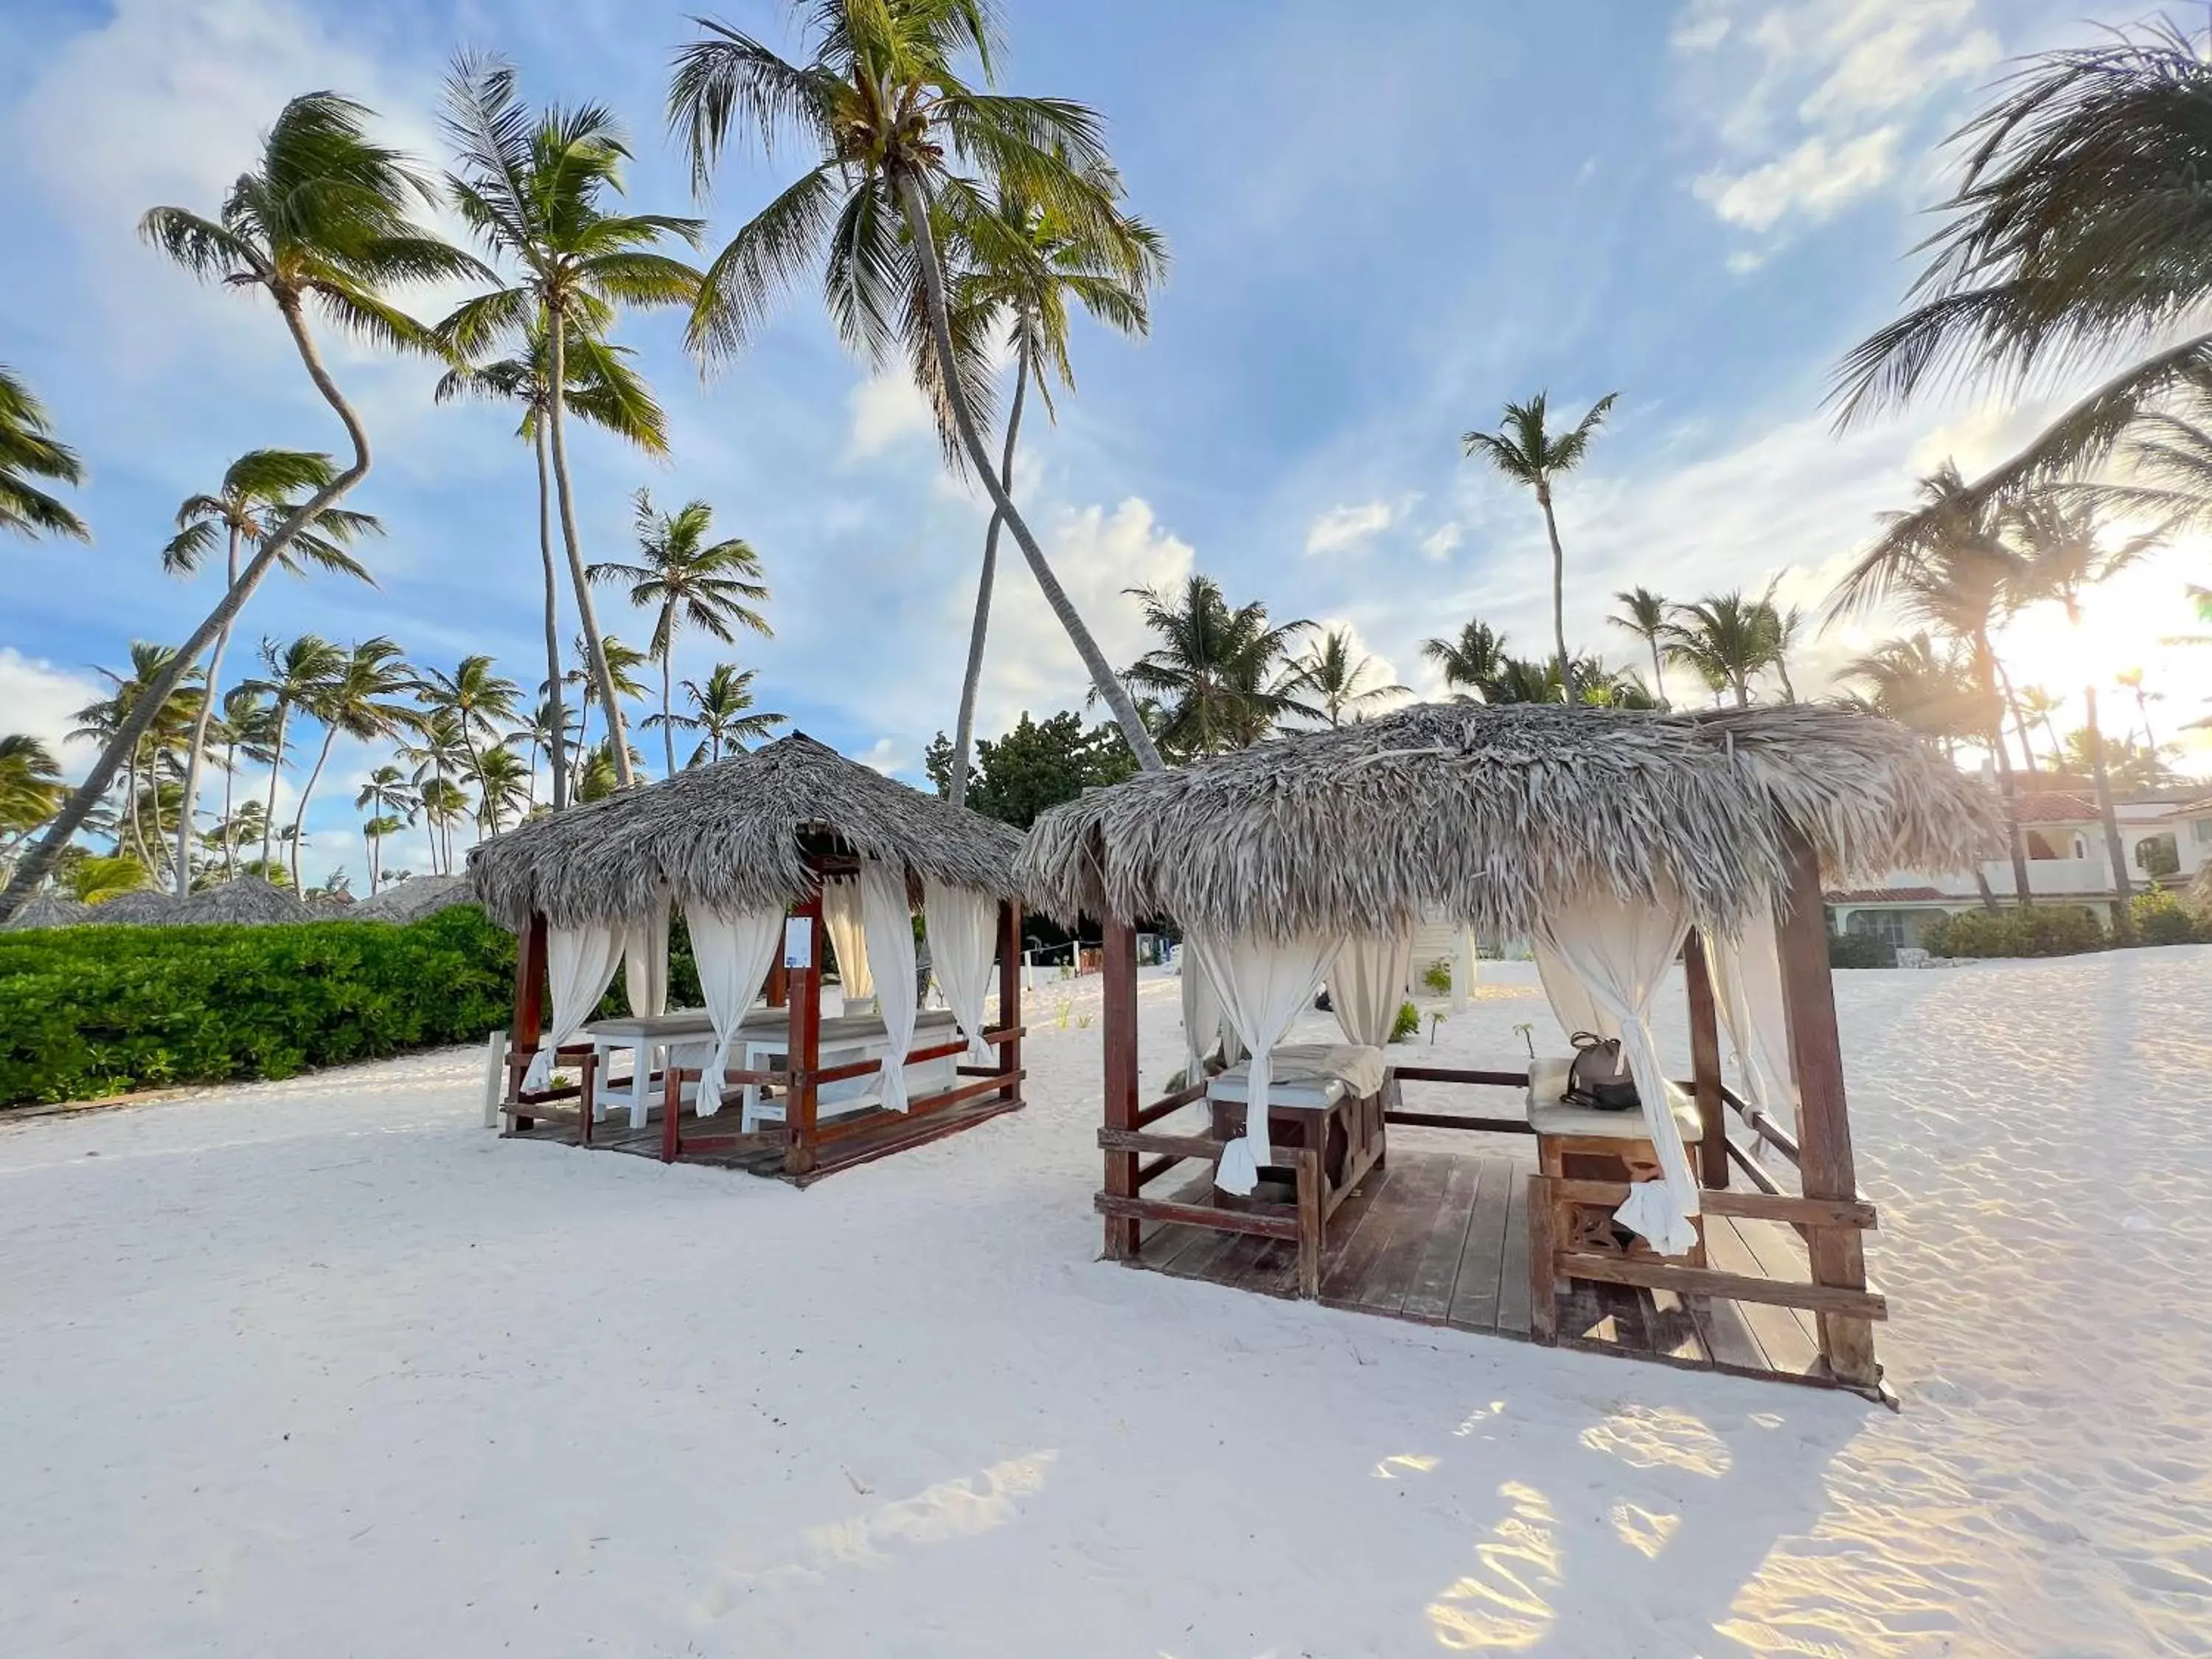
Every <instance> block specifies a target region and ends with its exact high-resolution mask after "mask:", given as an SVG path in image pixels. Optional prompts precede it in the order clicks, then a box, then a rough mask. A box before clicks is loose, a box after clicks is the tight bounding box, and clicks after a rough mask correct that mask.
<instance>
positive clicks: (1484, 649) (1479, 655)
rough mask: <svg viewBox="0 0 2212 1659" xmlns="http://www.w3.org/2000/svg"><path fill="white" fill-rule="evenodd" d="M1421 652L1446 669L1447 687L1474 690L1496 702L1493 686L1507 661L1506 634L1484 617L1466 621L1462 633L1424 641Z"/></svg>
mask: <svg viewBox="0 0 2212 1659" xmlns="http://www.w3.org/2000/svg"><path fill="white" fill-rule="evenodd" d="M1421 654H1422V655H1423V656H1425V657H1426V658H1427V659H1429V660H1430V661H1431V662H1432V663H1434V664H1436V665H1437V667H1438V668H1439V669H1440V670H1442V671H1443V677H1444V689H1445V690H1448V691H1454V692H1457V693H1458V694H1460V695H1461V696H1465V695H1466V694H1467V693H1468V692H1470V691H1473V692H1476V693H1478V694H1480V696H1481V697H1482V700H1483V701H1484V702H1498V698H1496V697H1493V696H1491V695H1490V688H1491V687H1492V684H1495V683H1496V681H1497V678H1498V671H1499V670H1500V669H1502V668H1503V667H1504V665H1505V663H1506V661H1507V658H1506V654H1505V635H1503V634H1501V633H1499V632H1498V631H1497V630H1496V629H1493V628H1492V627H1491V626H1490V624H1489V623H1486V622H1482V621H1480V620H1479V619H1478V620H1474V621H1470V622H1467V623H1462V624H1461V626H1460V630H1459V636H1458V637H1457V638H1456V639H1449V640H1423V641H1421Z"/></svg>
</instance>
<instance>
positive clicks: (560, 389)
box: [545, 305, 637, 789]
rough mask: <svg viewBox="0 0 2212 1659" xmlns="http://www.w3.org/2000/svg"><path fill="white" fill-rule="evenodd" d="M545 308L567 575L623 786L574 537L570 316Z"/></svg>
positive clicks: (608, 678) (602, 658) (616, 713)
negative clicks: (568, 426)
mask: <svg viewBox="0 0 2212 1659" xmlns="http://www.w3.org/2000/svg"><path fill="white" fill-rule="evenodd" d="M545 311H546V325H547V327H546V332H547V333H548V335H549V336H550V338H551V340H552V356H553V362H552V372H551V374H550V375H549V376H548V379H550V380H551V382H552V388H551V392H552V395H551V396H550V398H547V400H546V411H547V413H548V414H549V415H550V417H551V418H550V421H549V422H547V424H549V425H550V427H551V428H552V430H553V484H554V489H555V490H556V493H557V495H559V497H560V501H561V539H562V542H563V543H564V544H566V545H567V547H568V580H569V584H570V586H573V587H574V589H575V590H576V614H577V616H578V617H580V619H581V620H582V622H583V624H584V659H585V660H586V663H588V664H589V665H590V667H591V671H592V681H593V683H594V684H597V685H598V687H599V698H600V700H601V701H602V702H605V704H606V706H607V729H608V731H609V732H612V733H613V735H614V744H613V752H614V763H615V782H616V784H617V786H618V787H621V788H623V789H627V788H629V787H630V786H631V785H632V784H634V783H635V782H636V781H637V780H636V779H635V777H633V776H632V775H631V774H630V769H629V744H628V743H626V742H624V741H623V725H622V708H621V706H620V704H619V703H618V702H617V701H616V698H615V677H614V674H613V672H612V671H611V670H610V669H609V668H608V667H607V653H606V647H605V645H604V644H603V643H602V642H601V641H600V638H599V613H598V612H597V611H595V610H593V609H592V582H591V578H590V577H588V576H587V575H586V574H584V556H583V553H582V552H581V551H580V549H579V547H578V544H577V541H576V504H575V501H574V495H573V494H572V492H571V491H570V489H569V487H568V439H567V436H566V434H565V431H564V423H563V422H562V415H561V406H562V404H565V403H566V402H567V401H568V398H566V397H565V396H564V395H563V394H564V392H565V391H566V389H567V387H568V318H567V315H566V313H563V311H562V308H561V307H560V306H558V305H549V306H548V307H546V308H545Z"/></svg>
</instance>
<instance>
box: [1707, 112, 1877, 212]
mask: <svg viewBox="0 0 2212 1659" xmlns="http://www.w3.org/2000/svg"><path fill="white" fill-rule="evenodd" d="M1898 137H1899V132H1898V129H1897V128H1895V127H1893V126H1891V127H1880V128H1877V129H1875V131H1872V132H1869V133H1864V134H1862V135H1861V136H1860V137H1857V138H1854V139H1851V140H1850V142H1848V143H1844V144H1840V145H1835V146H1831V145H1830V143H1828V141H1827V140H1826V139H1825V138H1822V137H1818V136H1817V135H1816V136H1814V137H1810V138H1808V139H1807V140H1806V141H1805V142H1804V143H1802V144H1800V145H1798V146H1797V148H1796V149H1793V150H1791V151H1790V153H1789V154H1788V155H1784V156H1781V157H1779V158H1778V159H1777V160H1775V161H1770V162H1768V163H1767V164H1766V165H1765V166H1764V167H1753V168H1752V169H1751V170H1750V171H1749V172H1748V173H1737V174H1733V175H1732V174H1729V173H1725V172H1721V171H1715V172H1712V173H1705V174H1704V175H1703V176H1702V177H1700V178H1699V179H1698V181H1697V182H1696V184H1694V185H1692V187H1691V189H1692V194H1694V195H1695V196H1696V197H1697V198H1698V199H1699V201H1701V202H1703V203H1705V204H1706V205H1707V206H1709V207H1711V209H1712V210H1713V211H1714V212H1715V213H1717V214H1718V215H1719V216H1721V218H1722V219H1723V220H1725V221H1726V222H1729V224H1733V225H1741V226H1743V227H1744V228H1747V229H1749V230H1762V231H1763V230H1771V229H1772V228H1774V226H1775V224H1776V222H1778V221H1779V220H1780V219H1781V218H1782V217H1783V216H1784V215H1786V214H1791V213H1796V214H1802V215H1803V216H1805V217H1807V218H1808V219H1814V220H1820V219H1825V218H1826V217H1828V216H1829V215H1831V214H1832V213H1833V212H1835V211H1836V210H1837V209H1838V208H1840V207H1842V206H1843V205H1844V204H1845V203H1847V202H1849V201H1850V200H1852V199H1853V198H1854V197H1858V196H1863V195H1864V194H1865V193H1866V192H1867V191H1870V190H1872V189H1874V188H1875V186H1876V185H1880V184H1881V182H1882V181H1883V180H1884V179H1887V178H1888V177H1889V175H1890V171H1891V169H1892V168H1893V167H1894V166H1895V165H1896V160H1897V141H1898Z"/></svg>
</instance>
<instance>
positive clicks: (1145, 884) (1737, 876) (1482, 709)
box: [1018, 703, 2002, 938]
mask: <svg viewBox="0 0 2212 1659" xmlns="http://www.w3.org/2000/svg"><path fill="white" fill-rule="evenodd" d="M1793 828H1794V829H1796V830H1797V831H1800V832H1802V834H1803V835H1805V836H1807V837H1808V838H1809V839H1810V840H1811V842H1812V843H1813V845H1814V847H1815V848H1817V849H1818V850H1819V852H1820V857H1821V860H1822V862H1823V864H1824V866H1826V867H1827V868H1828V869H1829V870H1830V871H1831V872H1832V873H1834V874H1837V875H1839V876H1851V875H1859V874H1864V875H1868V876H1874V875H1878V874H1879V873H1880V872H1882V871H1884V870H1887V869H1891V868H1894V867H1899V866H1911V867H1913V868H1917V869H1932V870H1951V869H1959V868H1965V867H1971V866H1972V864H1973V863H1974V861H1975V860H1977V859H1978V858H1979V857H1981V856H1983V855H1984V854H1986V853H1989V852H1990V851H1992V850H1993V849H1994V848H1996V847H1997V846H1999V845H2001V842H2002V824H2001V819H2000V816H1999V811H1998V806H1997V802H1996V796H1995V794H1994V793H1993V792H1991V791H1990V789H1989V788H1988V787H1986V786H1984V785H1983V784H1981V783H1979V782H1978V781H1974V780H1973V779H1971V778H1969V777H1967V776H1966V775H1963V774H1961V773H1960V772H1959V771H1958V770H1957V769H1955V768H1954V767H1953V766H1952V765H1950V764H1949V763H1948V762H1947V761H1945V760H1944V758H1943V757H1942V755H1941V754H1940V753H1938V752H1937V751H1936V750H1935V748H1934V747H1933V746H1932V745H1930V744H1929V743H1927V741H1926V740H1925V739H1923V738H1919V737H1917V736H1916V735H1915V734H1913V733H1912V732H1908V731H1906V730H1905V728H1904V727H1902V726H1897V725H1895V724H1893V723H1892V722H1890V721H1888V720H1880V719H1877V718H1875V717H1873V716H1869V715H1865V714H1857V713H1855V712H1852V711H1850V710H1847V709H1843V708H1834V707H1832V706H1827V705H1822V704H1816V703H1789V704H1782V705H1777V706H1771V707H1762V708H1745V709H1731V710H1727V711H1723V712H1717V713H1700V714H1637V713H1628V712H1621V711H1614V710H1608V709H1568V708H1554V707H1549V706H1543V705H1518V706H1510V707H1504V708H1489V707H1486V706H1483V705H1481V704H1477V703H1431V704H1424V705H1420V706H1418V707H1415V708H1407V709H1403V710H1401V711H1399V712H1397V713H1395V714H1389V715H1385V716H1384V717H1383V718H1382V719H1379V720H1369V721H1365V722H1363V723H1361V724H1358V725H1356V726H1343V727H1340V728H1336V729H1332V730H1328V731H1322V732H1306V733H1300V734H1298V735H1297V736H1293V737H1287V738H1279V739H1277V740H1275V741H1273V742H1269V743H1263V744H1257V745H1255V746H1254V747H1252V748H1250V749H1246V750H1240V751H1238V752H1237V753H1234V754H1230V755H1224V756H1220V757H1215V758H1212V759H1208V760H1205V761H1200V762H1199V763H1195V764H1194V765H1191V766H1188V767H1186V768H1183V769H1181V770H1179V771H1174V772H1166V773H1155V774H1147V775H1142V776H1139V777H1136V778H1133V779H1130V780H1128V781H1126V782H1123V783H1120V784H1116V785H1115V786H1113V787H1111V788H1108V789H1102V790H1099V791H1097V792H1096V793H1092V794H1090V795H1086V796H1085V797H1084V798H1083V799H1080V800H1078V801H1073V802H1070V803H1068V804H1067V805H1063V806H1059V807H1055V808H1054V809H1053V810H1052V811H1049V812H1048V813H1046V814H1045V815H1044V816H1043V817H1042V818H1040V819H1039V820H1038V822H1037V823H1036V827H1035V828H1034V829H1032V830H1031V831H1030V836H1029V839H1028V842H1027V843H1026V844H1025V846H1024V850H1023V854H1022V856H1021V859H1020V860H1019V861H1018V872H1019V874H1020V876H1021V878H1022V879H1023V881H1024V886H1025V888H1026V889H1027V890H1028V891H1029V893H1030V898H1031V902H1032V903H1034V904H1036V905H1037V906H1038V907H1039V908H1044V909H1047V910H1048V911H1051V912H1053V913H1054V914H1056V915H1059V916H1060V918H1061V919H1062V920H1064V921H1065V920H1068V919H1072V918H1073V916H1074V915H1077V914H1078V913H1082V914H1087V915H1096V916H1102V917H1103V916H1110V917H1112V918H1113V919H1115V920H1117V921H1136V920H1141V919H1144V918H1146V917H1152V916H1172V917H1174V918H1176V919H1177V920H1178V921H1182V923H1184V924H1185V925H1186V926H1191V927H1204V928H1207V929H1210V930H1212V931H1215V932H1218V933H1252V932H1258V933H1268V934H1272V935H1274V936H1278V937H1282V936H1287V935H1288V934H1290V933H1294V932H1297V931H1298V930H1301V929H1305V928H1322V929H1334V930H1352V931H1357V930H1360V929H1370V928H1375V927H1380V926H1403V925H1407V924H1410V923H1411V922H1413V921H1414V920H1415V919H1416V918H1418V916H1419V915H1420V913H1421V911H1422V909H1423V908H1424V907H1425V906H1427V905H1431V904H1434V905H1441V906H1443V908H1445V909H1447V910H1449V912H1450V913H1451V914H1452V915H1454V916H1455V918H1458V919H1460V920H1462V921H1466V922H1467V923H1468V924H1470V925H1472V926H1473V927H1475V928H1477V929H1478V930H1479V931H1480V932H1482V933H1486V934H1488V935H1490V936H1492V937H1494V938H1514V937H1521V936H1525V935H1527V934H1528V933H1529V932H1530V931H1531V930H1532V928H1533V927H1534V924H1535V922H1536V920H1537V918H1538V916H1539V915H1541V913H1542V912H1543V911H1544V910H1545V909H1546V908H1548V907H1551V906H1553V905H1556V904H1558V903H1559V902H1563V901H1565V900H1566V899H1568V898H1569V897H1571V896H1572V895H1573V894H1575V893H1576V892H1577V891H1578V890H1586V889H1587V888H1588V887H1589V884H1593V883H1601V884H1604V885H1605V886H1606V887H1607V888H1609V889H1610V890H1612V891H1613V892H1614V893H1615V894H1616V895H1618V896H1620V897H1621V898H1623V899H1626V900H1636V899H1643V898H1648V897H1650V896H1651V894H1652V892H1653V890H1654V886H1655V884H1660V883H1665V884H1672V885H1673V886H1674V887H1675V888H1677V889H1678V890H1680V893H1681V894H1682V895H1683V896H1684V899H1685V901H1686V903H1687V905H1688V908H1689V911H1690V914H1691V915H1692V917H1693V919H1694V920H1695V921H1697V922H1698V923H1699V925H1701V926H1717V927H1721V928H1723V929H1724V930H1726V929H1732V928H1733V927H1735V926H1736V925H1737V924H1738V923H1739V922H1740V921H1741V919H1742V918H1743V917H1744V915H1747V912H1748V911H1749V910H1750V908H1752V907H1753V905H1754V904H1755V902H1757V898H1758V896H1759V894H1761V893H1763V892H1769V891H1773V890H1778V889H1779V888H1780V887H1781V885H1782V884H1783V875H1784V838H1785V836H1786V834H1787V832H1788V831H1789V830H1790V829H1793Z"/></svg>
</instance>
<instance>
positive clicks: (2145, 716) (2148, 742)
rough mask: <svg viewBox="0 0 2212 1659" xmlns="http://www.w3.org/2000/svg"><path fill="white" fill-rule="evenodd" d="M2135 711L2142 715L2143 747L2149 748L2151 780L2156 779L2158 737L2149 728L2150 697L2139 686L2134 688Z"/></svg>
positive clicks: (2154, 780)
mask: <svg viewBox="0 0 2212 1659" xmlns="http://www.w3.org/2000/svg"><path fill="white" fill-rule="evenodd" d="M2136 713H2137V714H2141V715H2142V723H2143V747H2144V748H2146V749H2148V750H2150V769H2151V781H2152V782H2154V783H2155V782H2156V781H2158V738H2156V737H2155V736H2154V734H2153V733H2152V732H2151V729H2150V699H2149V698H2148V696H2144V695H2143V690H2142V687H2141V686H2137V687H2136Z"/></svg>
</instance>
